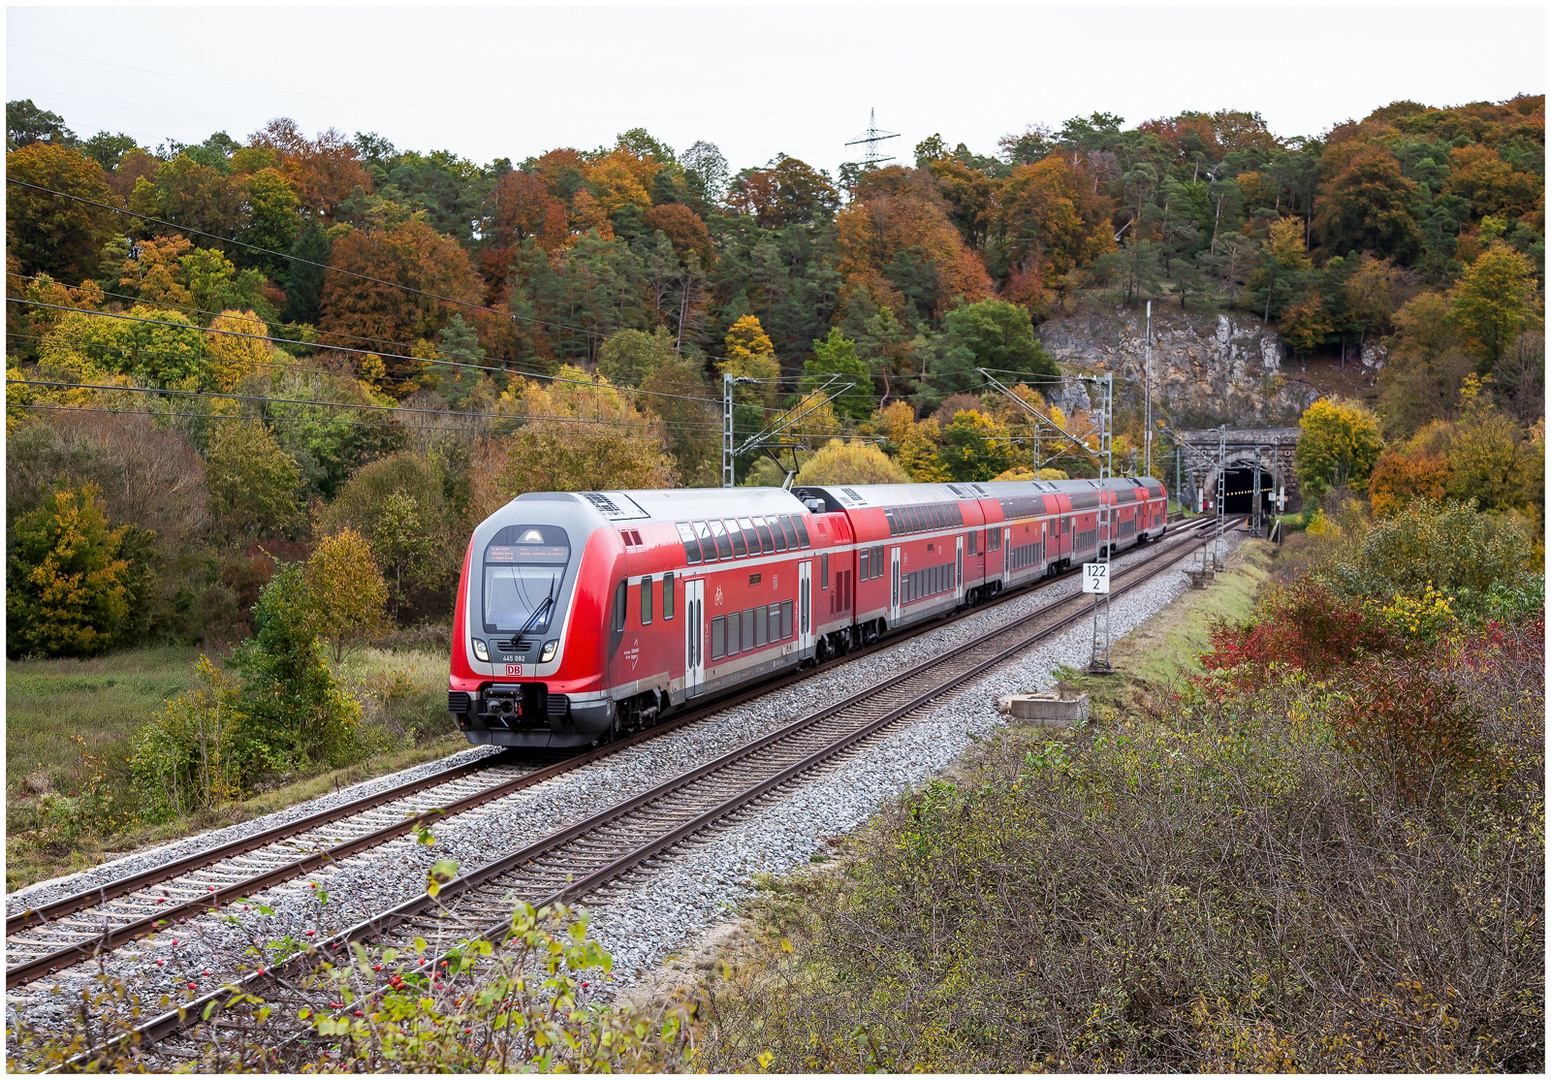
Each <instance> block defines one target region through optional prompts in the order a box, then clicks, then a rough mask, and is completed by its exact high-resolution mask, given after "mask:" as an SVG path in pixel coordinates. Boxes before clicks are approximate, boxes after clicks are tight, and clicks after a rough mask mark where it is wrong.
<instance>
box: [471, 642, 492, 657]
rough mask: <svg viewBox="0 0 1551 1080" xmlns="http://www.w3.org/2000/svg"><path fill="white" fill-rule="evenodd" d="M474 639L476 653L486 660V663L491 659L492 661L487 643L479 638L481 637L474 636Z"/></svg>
mask: <svg viewBox="0 0 1551 1080" xmlns="http://www.w3.org/2000/svg"><path fill="white" fill-rule="evenodd" d="M473 641H474V655H475V656H477V657H479V658H480V659H481V660H483V661H485V662H486V663H489V661H490V653H489V652H488V651H487V650H486V649H485V643H484V642H483V641H481V640H479V638H474V639H473Z"/></svg>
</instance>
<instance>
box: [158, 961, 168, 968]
mask: <svg viewBox="0 0 1551 1080" xmlns="http://www.w3.org/2000/svg"><path fill="white" fill-rule="evenodd" d="M156 966H157V967H166V966H167V961H165V960H158V961H156Z"/></svg>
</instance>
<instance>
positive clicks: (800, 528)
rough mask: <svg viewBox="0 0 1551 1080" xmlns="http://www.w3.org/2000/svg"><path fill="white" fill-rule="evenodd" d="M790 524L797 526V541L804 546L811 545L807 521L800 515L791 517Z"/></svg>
mask: <svg viewBox="0 0 1551 1080" xmlns="http://www.w3.org/2000/svg"><path fill="white" fill-rule="evenodd" d="M792 524H794V525H796V526H797V542H798V543H799V544H801V545H802V546H803V547H804V548H809V547H812V546H813V545H812V543H811V542H810V541H809V540H808V525H807V523H806V522H805V521H803V519H802V518H800V517H794V518H792Z"/></svg>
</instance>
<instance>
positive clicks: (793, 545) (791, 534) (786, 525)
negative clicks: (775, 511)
mask: <svg viewBox="0 0 1551 1080" xmlns="http://www.w3.org/2000/svg"><path fill="white" fill-rule="evenodd" d="M781 528H783V529H785V530H786V550H787V551H796V550H797V549H798V548H799V547H801V542H800V541H799V540H798V539H797V526H796V525H793V524H792V515H790V514H782V515H781Z"/></svg>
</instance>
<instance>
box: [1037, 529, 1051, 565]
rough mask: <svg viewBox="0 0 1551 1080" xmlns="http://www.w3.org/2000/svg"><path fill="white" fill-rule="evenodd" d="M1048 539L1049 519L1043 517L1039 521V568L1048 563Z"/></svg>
mask: <svg viewBox="0 0 1551 1080" xmlns="http://www.w3.org/2000/svg"><path fill="white" fill-rule="evenodd" d="M1049 540H1050V519H1049V518H1044V519H1042V520H1041V521H1040V523H1039V561H1040V569H1042V570H1043V569H1045V568H1047V567H1048V566H1049V565H1050V548H1049V547H1048V546H1047V544H1048V543H1049Z"/></svg>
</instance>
